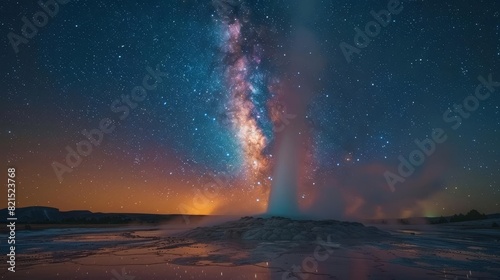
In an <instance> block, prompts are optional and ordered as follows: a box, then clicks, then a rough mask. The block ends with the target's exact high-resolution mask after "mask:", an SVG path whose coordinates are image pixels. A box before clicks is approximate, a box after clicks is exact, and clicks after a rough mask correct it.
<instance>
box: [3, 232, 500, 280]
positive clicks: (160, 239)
mask: <svg viewBox="0 0 500 280" xmlns="http://www.w3.org/2000/svg"><path fill="white" fill-rule="evenodd" d="M381 229H383V230H386V231H388V232H390V233H391V234H392V235H393V237H392V238H390V239H388V240H383V241H380V240H363V241H359V240H358V241H354V240H340V241H339V240H328V237H327V236H318V241H317V242H315V243H301V242H280V241H277V242H242V241H225V242H223V241H217V242H208V241H207V242H200V241H193V240H190V239H184V238H178V237H172V235H175V233H176V232H177V230H176V229H173V228H168V227H122V228H109V229H106V228H99V229H89V228H85V229H78V228H72V229H48V230H41V231H19V232H18V233H17V236H16V243H17V244H16V254H17V258H16V272H15V273H12V272H9V271H7V266H6V265H5V262H4V261H2V265H1V271H0V279H37V280H38V279H40V280H43V279H50V280H55V279H64V280H67V279H95V280H100V279H106V280H110V279H115V280H142V279H144V280H154V279H500V241H499V240H500V230H498V229H461V228H456V227H450V226H442V225H439V226H406V227H402V226H400V227H396V226H393V227H391V226H385V227H381ZM0 238H1V240H6V236H4V235H2V236H0ZM4 245H5V243H3V244H2V248H3V249H2V254H3V255H4V259H6V256H5V253H4V252H5V251H6V250H5V246H4Z"/></svg>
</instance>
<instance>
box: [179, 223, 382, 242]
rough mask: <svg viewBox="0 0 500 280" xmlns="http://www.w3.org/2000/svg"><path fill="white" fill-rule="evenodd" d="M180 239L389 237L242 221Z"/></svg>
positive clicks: (337, 226)
mask: <svg viewBox="0 0 500 280" xmlns="http://www.w3.org/2000/svg"><path fill="white" fill-rule="evenodd" d="M182 236H183V237H187V238H192V239H199V240H228V239H240V240H261V241H316V239H317V238H318V236H323V237H324V236H331V239H332V240H341V239H363V238H370V239H373V238H380V237H388V236H390V235H389V234H388V233H386V232H384V231H381V230H379V229H377V228H376V227H365V226H364V225H363V224H360V223H352V222H340V221H334V220H324V221H310V220H292V219H288V218H281V217H272V218H254V217H244V218H241V219H240V220H237V221H231V222H226V223H223V224H220V225H217V226H212V227H198V228H195V229H192V230H190V231H187V232H185V233H183V234H182Z"/></svg>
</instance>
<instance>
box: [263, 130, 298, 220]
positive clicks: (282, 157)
mask: <svg viewBox="0 0 500 280" xmlns="http://www.w3.org/2000/svg"><path fill="white" fill-rule="evenodd" d="M297 148H298V145H297V139H296V137H293V135H291V133H290V132H288V133H287V134H285V135H284V137H283V140H282V143H281V146H280V148H279V152H278V153H279V154H278V162H277V167H276V170H275V172H274V173H275V174H274V181H273V185H272V187H271V192H270V194H269V202H268V209H267V213H268V214H270V215H273V216H281V217H290V218H293V217H297V216H298V215H299V207H298V204H297V187H298V186H297V184H298V183H297V182H298V171H299V166H298V163H299V158H298V154H297Z"/></svg>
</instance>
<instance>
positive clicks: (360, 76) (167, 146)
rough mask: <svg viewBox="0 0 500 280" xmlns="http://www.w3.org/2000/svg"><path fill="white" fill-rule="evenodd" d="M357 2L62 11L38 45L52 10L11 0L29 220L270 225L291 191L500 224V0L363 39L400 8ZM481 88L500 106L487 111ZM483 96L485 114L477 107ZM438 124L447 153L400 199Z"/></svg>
mask: <svg viewBox="0 0 500 280" xmlns="http://www.w3.org/2000/svg"><path fill="white" fill-rule="evenodd" d="M49 2H50V1H49ZM354 2H355V3H353V1H347V0H343V1H331V0H330V1H327V0H308V1H305V0H292V1H285V0H276V1H264V0H256V1H250V0H247V1H243V0H231V1H229V0H214V1H208V0H207V1H201V0H184V1H181V0H176V1H159V0H150V1H82V0H73V1H68V2H67V3H65V2H64V1H62V0H61V1H60V2H59V4H58V10H57V13H55V12H54V10H52V11H53V14H54V15H53V16H47V17H46V22H45V24H40V25H43V26H41V27H36V26H34V25H33V23H31V25H32V27H33V26H34V27H35V28H36V29H37V33H36V34H33V32H32V30H25V31H26V32H28V33H29V32H31V33H30V34H27V35H29V36H30V37H31V38H26V37H27V36H25V35H23V33H22V30H21V29H22V27H23V25H24V24H25V21H23V17H25V16H26V19H27V20H29V21H30V22H33V15H35V14H36V13H37V12H40V11H44V10H43V8H42V7H41V6H40V5H38V4H37V3H36V2H35V1H28V2H26V1H13V0H7V1H2V3H1V4H0V28H1V30H2V34H3V36H4V40H3V44H2V45H1V48H2V50H1V52H0V61H1V63H0V79H1V84H2V97H3V98H2V103H1V107H2V109H1V114H2V118H1V130H0V135H1V147H2V154H4V155H5V156H3V157H2V158H3V166H4V168H5V169H6V168H7V167H11V166H12V167H15V168H16V169H17V180H18V187H17V192H16V195H17V203H18V207H19V206H32V205H42V206H51V207H57V208H60V209H61V210H74V209H88V210H91V211H102V212H142V213H165V214H167V213H190V214H234V215H239V214H246V213H261V212H264V211H266V209H267V208H268V197H269V194H270V192H271V191H272V189H273V188H275V187H276V186H278V185H284V184H285V185H286V184H290V182H291V184H296V190H295V191H294V193H293V196H295V197H296V200H297V203H298V204H299V206H300V208H301V209H302V211H304V212H308V213H311V214H314V215H316V216H318V217H320V216H321V217H348V218H380V217H406V216H417V215H428V216H439V215H449V214H454V213H458V212H467V211H468V210H470V209H472V208H476V209H478V210H479V211H481V212H486V213H493V212H499V210H500V207H499V204H498V201H500V163H499V159H500V146H499V144H500V113H499V112H500V110H499V106H500V87H499V85H498V84H495V82H492V81H500V67H499V66H500V12H499V11H500V2H498V1H494V0H477V1H465V0H459V1H431V0H424V1H401V2H400V3H399V6H398V7H399V9H400V10H399V12H398V13H392V14H390V17H391V19H390V21H388V22H386V24H385V25H386V26H380V25H378V26H379V27H380V32H377V33H379V34H376V35H375V36H373V37H370V38H369V43H366V42H364V41H363V39H359V38H358V39H359V40H358V43H359V41H363V42H361V43H362V44H361V45H362V46H361V45H357V44H356V42H355V36H356V34H357V33H356V30H355V28H359V29H360V30H365V26H366V25H367V23H369V22H371V21H374V17H373V15H372V14H371V13H370V12H371V11H374V12H375V13H378V12H379V11H381V10H388V9H389V6H388V5H389V3H390V2H398V1H389V0H387V1H386V0H370V1H368V0H366V1H354ZM49 8H50V7H49ZM52 9H53V7H52ZM38 15H40V13H38ZM38 20H39V23H40V20H42V21H43V20H44V18H43V17H38ZM42 23H43V22H42ZM28 29H29V28H28ZM26 32H25V33H26ZM9 34H10V35H9ZM12 34H15V35H12ZM365 36H366V35H365ZM358 37H359V36H358ZM13 38H17V39H15V40H17V41H14V42H15V43H14V44H13V43H12V42H13V41H12V40H14V39H13ZM20 38H21V39H20ZM367 38H368V37H367ZM341 43H345V44H348V45H349V46H351V47H353V48H356V50H357V52H355V53H353V54H351V55H350V56H349V59H346V55H344V53H343V51H342V48H341ZM363 43H366V44H364V45H363ZM14 45H15V46H14ZM16 49H17V51H16ZM348 60H350V61H348ZM489 75H491V78H489ZM479 76H481V77H483V78H484V79H485V80H486V82H488V81H490V87H489V88H487V87H486V86H483V88H482V89H481V90H482V91H481V92H482V93H483V94H487V93H491V94H490V96H488V98H484V100H479V101H478V99H475V100H476V101H478V104H475V103H474V102H473V101H474V100H473V99H470V98H469V99H467V98H468V96H470V95H474V93H475V90H476V88H477V87H478V85H480V84H481V82H480V80H479V79H478V77H479ZM145 80H146V82H144V81H145ZM144 88H147V89H144ZM140 89H142V91H141V90H140ZM490 89H491V90H490ZM464 100H469V101H471V100H472V101H471V102H469V104H467V106H468V107H469V108H470V107H471V106H473V105H474V106H476V105H477V106H476V107H477V108H474V110H472V111H470V112H469V111H462V113H460V112H459V111H458V110H459V109H457V107H456V106H459V107H460V108H462V109H463V108H464V107H465V108H467V106H464ZM472 103H474V104H472ZM470 104H472V105H470ZM455 105H456V106H455ZM447 110H451V111H450V112H449V114H448V115H447V117H448V118H445V117H444V116H443V115H446V112H447ZM463 114H466V115H463ZM453 118H454V119H453ZM103 120H104V121H103ZM458 120H460V121H461V122H460V123H459V121H458ZM103 122H104V127H105V128H108V132H107V133H104V132H102V139H100V141H98V142H99V143H98V145H94V144H91V145H90V147H91V149H92V150H91V151H89V149H88V148H89V146H88V145H87V146H85V145H84V144H81V145H80V148H81V151H83V153H86V155H83V153H82V154H81V155H80V156H79V158H80V160H79V162H78V163H77V164H73V166H70V164H69V163H68V162H67V154H68V153H70V152H69V151H74V152H75V151H76V152H77V149H78V145H77V143H81V142H82V141H84V142H85V141H86V142H87V143H89V140H87V138H86V136H84V133H83V132H82V131H83V130H86V131H87V132H89V131H92V130H94V131H95V130H97V129H100V130H101V131H102V128H101V127H102V126H103ZM437 128H440V129H442V130H443V131H444V133H445V135H446V141H444V142H443V143H437V144H436V147H435V151H433V152H432V153H431V154H430V155H429V156H426V157H425V160H424V162H423V163H422V164H421V165H420V166H417V167H416V168H415V171H414V172H413V174H412V175H410V176H408V177H407V178H406V177H405V178H404V182H397V184H395V185H394V186H393V187H390V186H389V184H388V182H387V179H386V174H387V172H391V174H395V175H398V165H399V164H400V156H403V157H405V158H406V159H408V157H409V155H410V153H411V152H412V151H414V150H416V149H418V146H417V145H416V144H415V139H419V140H423V139H426V138H432V133H433V130H434V129H437ZM96 135H98V134H95V135H94V137H97V136H96ZM95 139H96V138H94V141H95V142H97V141H96V140H95ZM290 143H292V144H290ZM68 149H69V150H68ZM73 160H74V158H73ZM73 163H75V162H73ZM283 166H285V167H286V168H285V167H283ZM280 167H283V168H282V169H280ZM277 170H288V171H289V172H288V173H287V172H285V173H284V174H285V175H284V176H285V177H287V175H289V176H288V177H289V178H288V179H285V178H282V177H283V172H281V173H280V172H279V171H277ZM290 178H292V179H290Z"/></svg>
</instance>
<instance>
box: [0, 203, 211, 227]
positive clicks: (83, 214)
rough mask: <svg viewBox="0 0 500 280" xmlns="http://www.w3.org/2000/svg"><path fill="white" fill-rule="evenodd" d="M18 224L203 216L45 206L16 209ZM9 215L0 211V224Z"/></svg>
mask: <svg viewBox="0 0 500 280" xmlns="http://www.w3.org/2000/svg"><path fill="white" fill-rule="evenodd" d="M15 214H16V218H17V222H18V223H19V224H30V223H31V224H49V223H50V224H57V223H63V224H72V223H74V224H126V223H160V222H175V223H179V224H182V223H185V218H186V217H189V221H190V222H194V223H196V222H199V221H201V220H202V219H203V218H204V217H206V216H203V215H181V214H173V215H162V214H133V213H132V214H127V213H99V212H98V213H93V212H91V211H88V210H76V211H60V210H59V209H57V208H52V207H45V206H31V207H23V208H16V211H15ZM7 215H8V210H7V208H5V209H1V210H0V217H3V218H2V219H1V220H0V222H2V223H5V221H6V219H5V218H6V217H7Z"/></svg>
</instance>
